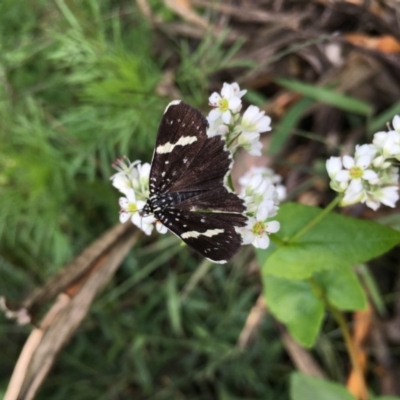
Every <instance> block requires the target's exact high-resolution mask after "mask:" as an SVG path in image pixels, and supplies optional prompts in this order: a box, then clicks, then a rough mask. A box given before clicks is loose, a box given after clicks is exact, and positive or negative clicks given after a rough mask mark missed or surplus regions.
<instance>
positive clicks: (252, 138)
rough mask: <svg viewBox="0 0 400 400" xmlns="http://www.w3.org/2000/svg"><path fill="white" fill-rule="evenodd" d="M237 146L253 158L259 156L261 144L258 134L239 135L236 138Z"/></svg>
mask: <svg viewBox="0 0 400 400" xmlns="http://www.w3.org/2000/svg"><path fill="white" fill-rule="evenodd" d="M238 145H239V146H241V147H243V148H244V149H245V150H246V151H248V152H249V154H251V155H253V156H261V154H262V153H261V149H262V143H261V142H260V134H259V133H257V132H252V133H247V134H246V135H245V134H241V135H240V136H239V137H238Z"/></svg>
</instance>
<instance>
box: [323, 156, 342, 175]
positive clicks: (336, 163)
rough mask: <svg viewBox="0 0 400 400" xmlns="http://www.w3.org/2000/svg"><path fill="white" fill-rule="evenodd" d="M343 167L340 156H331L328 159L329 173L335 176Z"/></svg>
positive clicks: (327, 167) (327, 168)
mask: <svg viewBox="0 0 400 400" xmlns="http://www.w3.org/2000/svg"><path fill="white" fill-rule="evenodd" d="M341 169H342V160H341V159H340V157H333V156H332V157H330V158H329V159H328V160H326V170H327V171H328V175H329V176H330V177H331V178H333V177H334V176H335V175H336V174H337V173H338V172H339V171H341Z"/></svg>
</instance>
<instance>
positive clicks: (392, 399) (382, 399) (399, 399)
mask: <svg viewBox="0 0 400 400" xmlns="http://www.w3.org/2000/svg"><path fill="white" fill-rule="evenodd" d="M373 400H400V397H394V396H383V397H374V398H373Z"/></svg>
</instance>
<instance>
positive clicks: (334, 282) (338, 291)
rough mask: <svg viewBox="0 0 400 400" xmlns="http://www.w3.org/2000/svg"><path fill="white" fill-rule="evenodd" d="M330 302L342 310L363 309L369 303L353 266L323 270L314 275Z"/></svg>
mask: <svg viewBox="0 0 400 400" xmlns="http://www.w3.org/2000/svg"><path fill="white" fill-rule="evenodd" d="M314 279H315V281H316V282H317V283H318V285H319V286H321V288H322V290H323V291H324V294H325V296H326V298H327V299H328V301H329V303H330V304H332V305H333V306H335V307H336V308H339V309H340V310H347V311H350V310H362V309H364V308H365V307H366V305H367V299H366V296H365V292H364V290H363V288H362V286H361V284H360V281H359V280H358V278H357V275H356V274H355V273H354V271H353V270H352V269H351V268H348V267H342V268H340V269H337V270H335V271H322V272H319V273H317V274H316V275H315V276H314Z"/></svg>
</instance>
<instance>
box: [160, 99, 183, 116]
mask: <svg viewBox="0 0 400 400" xmlns="http://www.w3.org/2000/svg"><path fill="white" fill-rule="evenodd" d="M181 101H182V100H174V101H171V103H169V104H168V105H167V107H166V108H165V111H164V114H165V113H166V112H167V110H168V108H169V107H171V106H177V105H178V104H180V102H181Z"/></svg>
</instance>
